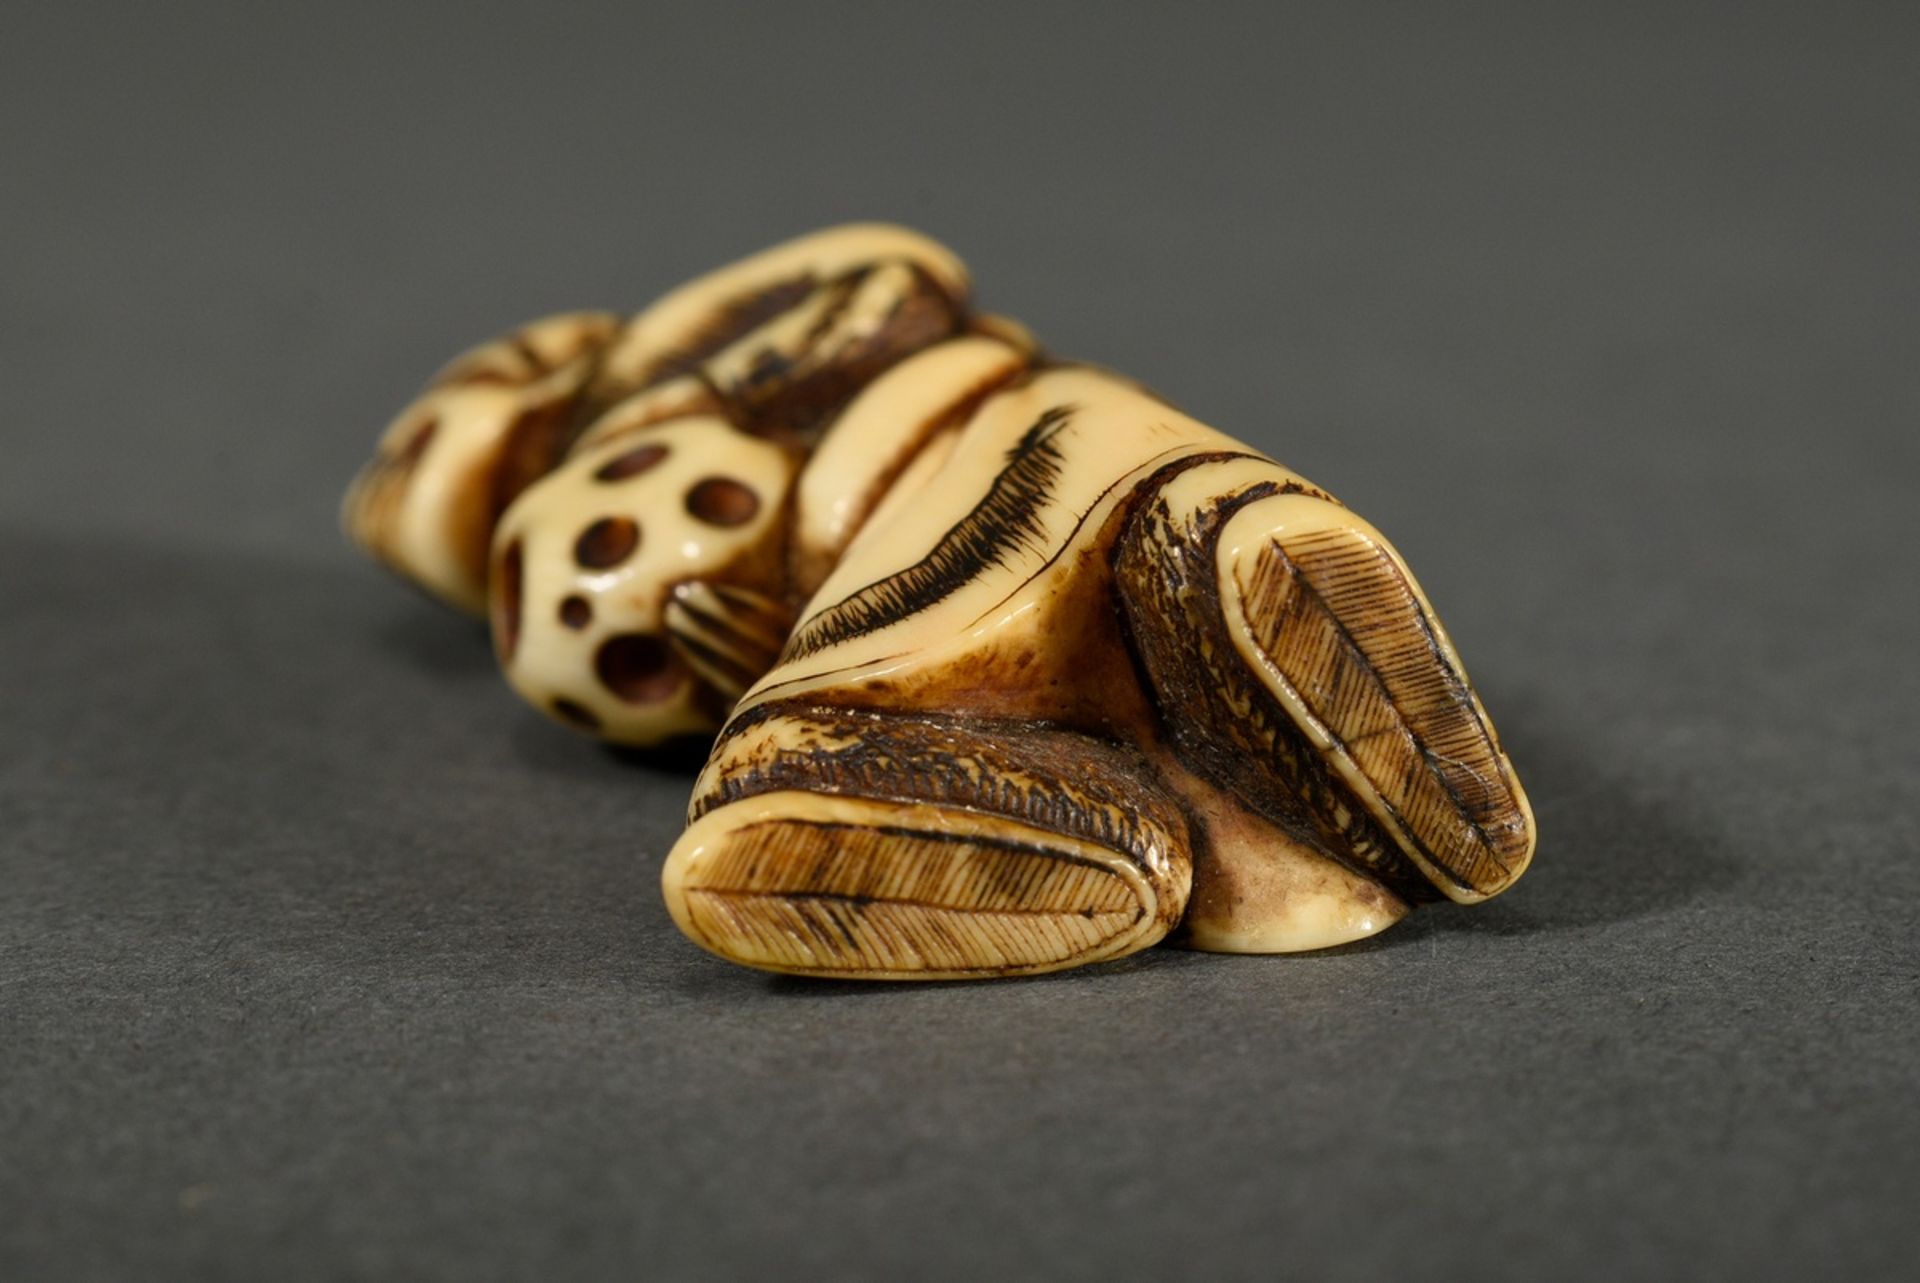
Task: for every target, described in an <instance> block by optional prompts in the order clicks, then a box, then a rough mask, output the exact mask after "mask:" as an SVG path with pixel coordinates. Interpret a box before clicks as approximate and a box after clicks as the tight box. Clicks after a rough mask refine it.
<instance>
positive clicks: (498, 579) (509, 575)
mask: <svg viewBox="0 0 1920 1283" xmlns="http://www.w3.org/2000/svg"><path fill="white" fill-rule="evenodd" d="M523 557H524V554H523V553H522V551H521V548H520V541H519V540H518V539H516V540H514V541H513V542H512V543H510V544H508V545H507V550H506V552H504V553H503V554H501V557H500V564H499V566H498V567H497V568H496V569H495V570H494V584H493V593H492V600H493V644H494V648H495V649H496V650H497V651H499V653H500V662H501V663H503V664H508V663H512V662H513V653H514V651H515V650H517V649H518V648H519V646H520V605H521V586H522V575H523V573H524V572H523V570H522V565H521V563H522V560H523Z"/></svg>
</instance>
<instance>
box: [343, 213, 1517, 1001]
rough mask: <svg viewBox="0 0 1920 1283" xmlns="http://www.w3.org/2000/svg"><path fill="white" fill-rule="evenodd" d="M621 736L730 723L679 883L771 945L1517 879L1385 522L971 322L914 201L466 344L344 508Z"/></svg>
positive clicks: (1322, 911) (686, 904) (1449, 894)
mask: <svg viewBox="0 0 1920 1283" xmlns="http://www.w3.org/2000/svg"><path fill="white" fill-rule="evenodd" d="M345 522H346V526H347V529H348V531H349V532H350V533H351V534H352V536H353V537H354V538H355V539H356V540H357V541H358V542H359V543H360V544H361V545H362V546H363V547H365V548H366V549H367V550H368V551H369V552H371V553H372V554H373V555H374V556H376V557H378V558H379V559H380V560H381V561H383V562H385V563H386V564H388V565H389V566H391V567H393V568H394V569H395V570H397V571H398V572H400V573H401V574H402V575H404V576H406V577H407V578H409V579H411V580H412V581H414V582H415V583H417V584H419V585H420V586H421V587H423V588H425V589H427V590H428V591H430V592H432V593H434V594H435V595H437V596H439V597H441V598H443V599H444V600H446V601H447V602H449V603H451V604H452V605H455V606H457V607H460V608H462V609H466V610H471V611H474V612H481V611H484V612H486V613H487V614H488V615H489V616H490V618H491V621H492V632H493V639H494V646H495V650H496V652H497V654H498V656H499V659H500V663H501V665H502V667H503V668H504V669H505V671H506V675H507V679H508V681H509V682H511V683H512V685H513V687H514V689H515V690H517V691H518V692H519V693H520V694H521V696H522V697H523V698H525V699H526V700H527V701H528V702H529V703H531V704H532V705H533V706H534V707H536V708H538V709H540V710H542V711H543V712H545V713H547V714H548V715H549V716H551V717H554V718H555V719H557V720H559V721H561V722H563V723H565V724H567V725H568V726H571V727H574V728H576V729H578V730H581V731H584V732H587V733H589V734H593V735H597V736H600V737H602V738H604V739H607V740H609V741H613V742H616V743H621V744H633V745H649V744H657V743H660V742H661V741H663V740H666V739H669V738H672V737H675V736H680V735H685V734H689V733H696V734H712V733H714V732H716V731H717V732H718V738H717V739H716V740H715V742H714V744H713V748H712V752H711V755H710V757H709V759H708V761H707V765H706V768H705V770H704V771H702V773H701V774H700V777H699V779H698V782H697V783H696V784H695V786H694V792H693V800H692V803H691V806H690V808H689V813H688V819H689V823H688V827H687V830H686V832H685V833H684V834H683V835H682V837H681V838H680V840H679V842H677V843H676V844H675V846H674V848H673V850H672V851H671V852H670V853H669V855H668V856H667V859H666V862H665V866H664V868H663V870H662V878H661V880H662V886H663V889H664V891H665V894H666V901H667V907H668V909H669V910H670V911H671V913H672V915H673V919H674V921H675V922H676V923H677V924H678V925H679V927H680V929H681V930H682V931H684V932H685V933H686V934H687V935H688V936H689V937H690V938H692V939H693V940H694V941H695V942H696V943H698V944H700V945H701V946H703V947H704V948H706V949H709V950H711V951H712V952H714V953H716V954H719V955H720V956H721V957H724V958H727V959H730V960H732V961H735V962H740V963H744V964H746V965H748V966H753V967H760V968H765V969H767V970H772V971H783V972H794V973H801V974H808V975H828V976H842V977H864V978H875V979H946V978H956V977H979V976H1005V975H1015V974H1024V973H1033V972H1042V971H1051V970H1057V969H1059V968H1063V967H1071V966H1078V965H1080V964H1082V963H1088V962H1096V961H1100V960H1104V959H1111V958H1118V957H1121V956H1124V955H1126V954H1129V953H1132V952H1134V951H1136V950H1139V949H1143V948H1145V947H1147V946H1148V945H1151V944H1154V943H1156V942H1158V941H1160V940H1162V939H1166V938H1169V937H1170V936H1171V937H1173V938H1175V939H1178V940H1180V941H1181V942H1183V943H1186V944H1188V945H1190V946H1193V947H1196V948H1201V949H1212V950H1219V951H1224V952H1254V953H1265V952H1290V951H1296V950H1305V949H1317V948H1323V947H1326V946H1329V945H1337V944H1343V943H1346V942H1349V941H1353V940H1357V939H1360V938H1362V937H1365V936H1368V935H1371V934H1373V933H1374V932H1377V931H1380V930H1382V929H1383V928H1385V927H1387V926H1390V925H1392V924H1393V923H1394V922H1397V921H1398V920H1399V919H1400V918H1402V917H1404V916H1405V915H1406V914H1407V913H1408V912H1409V911H1410V910H1411V909H1412V908H1413V907H1414V906H1415V905H1418V904H1420V903H1421V902H1423V901H1432V900H1437V899H1441V898H1445V899H1449V900H1453V901H1456V902H1459V903H1472V902H1474V901H1478V900H1482V899H1485V898H1486V897H1488V896H1492V895H1496V894H1498V893H1499V892H1501V891H1503V890H1505V889H1506V888H1507V887H1508V886H1509V885H1511V884H1512V882H1513V881H1514V880H1515V879H1516V878H1518V877H1519V876H1520V874H1521V873H1522V872H1523V871H1524V870H1525V869H1526V867H1527V863H1528V861H1529V859H1530V858H1531V856H1532V853H1533V847H1534V825H1533V817H1532V813H1531V811H1530V810H1529V808H1528V805H1527V800H1526V795H1525V794H1524V793H1523V792H1522V791H1521V788H1520V783H1519V781H1518V779H1517V778H1516V777H1515V775H1514V773H1513V768H1512V766H1511V765H1510V764H1509V762H1508V761H1507V758H1506V755H1505V754H1504V753H1503V752H1502V751H1501V749H1500V743H1499V739H1498V737H1497V736H1496V735H1495V733H1494V730H1493V725H1492V723H1491V722H1490V721H1488V719H1487V715H1486V712H1485V710H1484V709H1482V708H1481V706H1480V702H1479V700H1478V699H1477V698H1476V697H1475V695H1474V693H1473V689H1472V687H1471V686H1470V685H1469V684H1468V682H1467V677H1466V672H1465V670H1464V669H1463V668H1462V667H1461V664H1460V658H1459V656H1458V654H1456V653H1455V651H1454V648H1453V644H1452V643H1451V641H1449V640H1448V637H1447V634H1446V631H1445V629H1444V628H1442V626H1441V624H1440V621H1439V619H1438V617H1437V616H1436V615H1435V614H1434V612H1433V608H1432V606H1431V604H1430V603H1429V602H1428V601H1427V598H1426V596H1425V594H1424V593H1422V592H1421V590H1420V586H1419V585H1418V584H1417V583H1416V582H1415V581H1414V578H1413V575H1412V573H1411V572H1410V571H1409V570H1408V569H1407V566H1406V564H1405V563H1404V562H1403V561H1402V560H1401V559H1400V556H1399V554H1398V553H1397V552H1395V551H1394V549H1393V547H1392V545H1390V544H1389V543H1388V542H1387V540H1386V538H1385V537H1384V536H1383V535H1381V533H1380V532H1379V531H1378V530H1376V529H1375V528H1374V527H1373V526H1371V525H1369V524H1368V523H1367V522H1365V521H1363V520H1362V519H1361V518H1359V517H1358V516H1356V515H1354V514H1353V513H1352V512H1350V511H1349V510H1348V509H1347V508H1345V507H1344V506H1342V505H1341V504H1340V503H1339V501H1337V500H1336V499H1334V498H1333V497H1332V496H1331V495H1329V494H1327V493H1326V492H1325V491H1323V490H1321V489H1320V488H1319V487H1317V486H1315V485H1313V484H1312V483H1311V482H1309V481H1307V480H1306V479H1305V478H1303V477H1301V476H1299V475H1297V474H1295V473H1293V472H1291V471H1289V470H1288V469H1287V468H1285V467H1284V466H1282V465H1281V464H1279V463H1276V462H1274V461H1273V460H1272V459H1269V458H1267V457H1266V456H1264V455H1262V454H1260V453H1259V452H1258V451H1255V450H1252V449H1250V448H1248V447H1247V446H1245V445H1244V444H1242V443H1240V442H1238V441H1236V440H1234V439H1233V438H1231V437H1228V436H1226V435H1224V434H1222V433H1220V432H1218V431H1216V430H1214V429H1212V428H1209V427H1207V426H1206V425H1204V424H1202V423H1199V422H1196V421H1195V420H1193V419H1191V418H1188V417H1187V416H1186V415H1184V414H1181V413H1180V412H1179V411H1178V410H1175V409H1174V408H1172V407H1171V406H1169V405H1167V404H1166V403H1165V402H1164V401H1161V400H1160V399H1158V398H1157V397H1155V396H1154V395H1152V394H1151V393H1149V392H1147V391H1146V390H1144V389H1143V388H1141V387H1140V386H1138V385H1137V384H1135V383H1133V382H1131V381H1129V380H1127V379H1124V378H1121V377H1118V376H1116V375H1113V374H1110V373H1107V372H1105V371H1103V370H1099V369H1096V368H1092V367H1088V366H1082V365H1075V364H1070V363H1066V362H1062V361H1059V360H1056V359H1053V358H1050V357H1047V356H1045V355H1044V354H1043V353H1042V352H1041V351H1040V350H1039V348H1038V347H1037V346H1036V345H1035V343H1034V341H1033V339H1032V338H1031V336H1030V335H1028V334H1027V332H1026V331H1025V330H1024V329H1023V328H1022V327H1020V326H1019V325H1017V324H1016V323H1013V322H1011V321H1007V320H1005V319H1002V318H998V317H993V316H987V315H981V314H977V313H975V312H974V311H973V310H972V308H971V305H970V302H969V285H968V279H967V275H966V271H965V269H964V268H963V267H962V266H961V264H960V262H959V260H958V259H956V258H955V257H954V256H953V255H952V254H951V253H950V252H949V251H948V250H946V249H945V248H944V247H942V246H940V245H938V244H936V243H934V242H932V241H930V240H928V239H926V238H925V237H922V236H919V235H917V234H915V233H912V232H909V231H906V230H904V229H901V228H896V227H888V226H880V225H855V226H848V227H841V228H835V229H831V230H828V231H824V232H820V233H816V234H814V235H812V236H807V237H803V238H801V239H799V240H796V241H793V242H790V243H788V244H786V245H782V246H779V247H777V248H775V249H772V250H769V251H766V252H764V253H761V254H758V255H755V256H754V257H751V258H748V259H746V260H744V261H742V262H740V263H737V264H735V265H733V266H731V267H728V268H725V269H722V270H721V271H719V272H715V273H713V274H711V275H709V276H706V277H702V278H700V279H699V280H696V281H694V282H693V283H691V284H689V285H686V286H684V287H682V288H680V289H678V290H676V291H674V292H672V293H670V294H668V295H667V296H665V297H664V298H662V299H661V300H659V301H658V302H656V303H655V304H653V305H652V306H651V307H649V308H647V309H646V310H644V311H642V312H641V313H639V314H638V315H637V316H634V317H632V318H630V319H626V320H622V319H620V318H618V317H616V316H614V315H613V314H611V313H605V312H579V313H571V314H567V315H563V316H556V317H550V318H547V319H545V320H541V321H536V322H534V323H532V324H530V325H528V326H526V327H524V328H522V329H521V330H518V331H516V332H515V333H513V334H510V335H508V336H507V337H505V338H502V339H499V340H496V341H495V342H492V343H489V344H487V345H485V346H483V347H480V348H476V349H474V350H473V351H471V352H469V353H467V354H466V355H465V356H463V357H461V358H459V359H458V360H456V361H455V362H453V364H451V365H450V366H448V367H447V369H446V370H445V371H443V372H442V373H441V374H440V375H439V376H438V377H437V378H436V379H435V380H434V381H433V382H432V383H431V384H430V385H429V386H428V388H427V389H426V391H425V392H424V393H423V394H422V395H421V397H420V398H419V399H418V400H417V401H416V402H414V404H413V405H411V406H409V407H408V408H407V409H406V410H405V411H403V412H402V413H401V415H400V416H399V418H398V419H396V420H395V422H394V424H393V426H392V427H391V428H389V429H388V431H387V433H386V435H385V437H384V438H383V439H382V441H381V443H380V448H379V451H378V453H377V455H376V457H375V458H374V460H373V461H372V463H370V464H369V465H368V466H367V468H366V469H365V470H364V471H363V472H362V474H361V476H360V478H359V479H358V480H357V481H356V482H355V484H354V486H353V488H352V490H351V491H350V492H349V494H348V496H347V502H346V508H345Z"/></svg>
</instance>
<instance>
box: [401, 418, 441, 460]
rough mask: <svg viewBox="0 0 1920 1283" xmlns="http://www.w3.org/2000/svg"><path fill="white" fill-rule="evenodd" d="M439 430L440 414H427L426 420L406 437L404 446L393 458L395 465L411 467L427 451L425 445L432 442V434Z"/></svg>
mask: <svg viewBox="0 0 1920 1283" xmlns="http://www.w3.org/2000/svg"><path fill="white" fill-rule="evenodd" d="M439 431H440V416H439V415H437V414H430V415H428V416H427V421H426V422H425V423H422V424H421V425H420V426H419V427H418V428H415V429H414V432H413V435H412V436H410V437H408V438H407V444H406V446H405V447H404V448H403V449H402V450H401V451H400V455H399V457H398V458H397V459H395V460H394V464H395V466H396V467H401V468H411V467H413V465H414V464H416V463H418V462H420V456H421V455H423V454H425V453H426V452H427V447H428V446H430V445H432V444H433V438H434V435H435V434H436V433H438V432H439Z"/></svg>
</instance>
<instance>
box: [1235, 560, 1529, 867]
mask: <svg viewBox="0 0 1920 1283" xmlns="http://www.w3.org/2000/svg"><path fill="white" fill-rule="evenodd" d="M1233 576H1234V582H1235V584H1236V586H1237V587H1238V588H1239V590H1240V602H1239V607H1240V609H1241V611H1242V612H1243V614H1244V616H1245V618H1246V620H1247V621H1248V625H1249V628H1250V631H1251V640H1252V642H1253V644H1254V645H1255V646H1256V647H1258V649H1259V652H1260V654H1261V655H1262V656H1264V657H1265V658H1266V660H1267V661H1268V662H1269V663H1270V664H1271V665H1272V669H1273V670H1274V671H1273V674H1272V676H1273V678H1275V679H1276V680H1284V681H1285V682H1286V683H1287V685H1288V686H1290V687H1291V689H1292V692H1293V694H1294V696H1295V697H1296V698H1297V700H1298V701H1299V703H1300V704H1301V706H1302V707H1303V709H1304V711H1305V712H1306V713H1307V715H1309V716H1310V717H1311V718H1313V719H1314V720H1315V721H1317V722H1318V723H1319V724H1320V726H1321V727H1322V728H1324V730H1325V733H1326V734H1327V736H1328V738H1329V739H1330V740H1331V741H1333V744H1334V745H1335V746H1337V748H1338V750H1339V751H1341V752H1343V753H1344V754H1345V755H1346V757H1347V758H1349V759H1350V760H1351V761H1352V763H1353V764H1354V766H1355V767H1356V768H1357V769H1358V770H1359V772H1360V773H1361V774H1362V775H1364V776H1365V778H1366V780H1367V781H1368V783H1370V784H1371V786H1372V793H1373V796H1371V797H1368V796H1366V795H1364V794H1363V800H1365V801H1367V802H1368V803H1369V804H1370V809H1373V810H1375V811H1376V812H1377V813H1379V814H1380V815H1381V818H1382V819H1383V821H1384V822H1386V823H1388V824H1389V825H1390V826H1391V828H1392V830H1393V831H1394V832H1395V833H1396V835H1397V836H1399V837H1400V838H1401V841H1402V845H1404V846H1408V847H1409V848H1410V849H1409V854H1410V855H1411V856H1413V857H1414V858H1415V859H1416V860H1417V861H1418V862H1419V863H1420V865H1421V866H1422V868H1423V869H1426V870H1427V871H1428V872H1429V875H1430V876H1434V875H1437V877H1436V881H1437V882H1439V884H1440V885H1441V887H1442V889H1443V890H1445V891H1446V892H1447V894H1448V895H1450V896H1453V897H1456V898H1475V899H1477V898H1480V897H1483V896H1486V895H1490V894H1493V893H1494V892H1496V891H1498V890H1499V889H1500V888H1501V887H1503V886H1505V885H1506V884H1507V883H1508V882H1510V881H1511V880H1512V879H1513V877H1514V876H1515V875H1516V874H1517V872H1518V869H1519V867H1520V866H1521V865H1523V864H1524V863H1525V861H1526V859H1527V858H1528V856H1529V855H1530V854H1531V850H1532V837H1531V823H1530V817H1529V816H1528V815H1527V812H1526V810H1525V807H1524V805H1523V803H1522V802H1521V801H1520V800H1519V799H1518V798H1517V797H1516V795H1515V792H1514V790H1513V788H1512V786H1511V785H1510V784H1509V782H1508V780H1507V772H1506V768H1505V767H1504V765H1503V763H1502V761H1501V755H1500V752H1499V747H1498V744H1497V743H1496V742H1495V741H1494V739H1493V737H1492V735H1491V734H1490V732H1489V731H1488V729H1487V727H1486V725H1485V721H1484V719H1483V718H1482V716H1481V714H1480V711H1479V709H1478V707H1477V706H1476V704H1475V702H1474V699H1473V696H1472V692H1471V690H1470V689H1469V687H1468V686H1467V682H1466V679H1465V678H1464V677H1463V676H1462V675H1461V673H1460V671H1459V669H1458V668H1457V667H1456V665H1455V663H1454V662H1453V660H1452V657H1451V655H1450V654H1449V649H1450V648H1448V647H1446V646H1445V645H1443V643H1442V642H1441V640H1440V638H1439V636H1438V635H1437V634H1436V630H1435V626H1434V625H1433V623H1432V622H1431V620H1430V619H1429V617H1428V614H1427V611H1426V610H1425V608H1424V607H1423V606H1422V605H1421V603H1420V600H1419V598H1418V596H1417V594H1416V593H1415V591H1414V589H1413V587H1412V585H1411V583H1410V582H1409V581H1408V579H1407V578H1406V577H1405V576H1404V575H1403V574H1402V573H1401V571H1400V568H1399V566H1398V565H1397V563H1396V562H1395V560H1394V558H1393V557H1392V556H1391V555H1390V554H1389V553H1388V552H1387V551H1386V550H1385V549H1384V548H1383V547H1381V546H1380V545H1379V544H1378V543H1375V542H1374V541H1373V540H1371V539H1369V538H1367V537H1366V536H1365V535H1364V534H1361V533H1359V532H1357V531H1355V530H1354V529H1353V528H1352V527H1351V526H1346V525H1341V526H1333V527H1328V528H1324V529H1319V530H1312V531H1310V532H1308V533H1306V534H1302V535H1300V536H1298V537H1296V538H1293V539H1291V540H1290V541H1289V542H1288V543H1287V545H1286V546H1285V547H1282V545H1281V543H1280V542H1279V541H1278V540H1275V539H1266V540H1263V541H1261V542H1260V543H1259V544H1258V546H1257V551H1256V552H1255V553H1254V554H1253V556H1252V558H1251V566H1250V567H1249V566H1248V565H1247V562H1246V561H1245V560H1244V559H1243V560H1242V562H1240V563H1239V564H1238V565H1237V566H1235V567H1234V569H1233Z"/></svg>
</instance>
